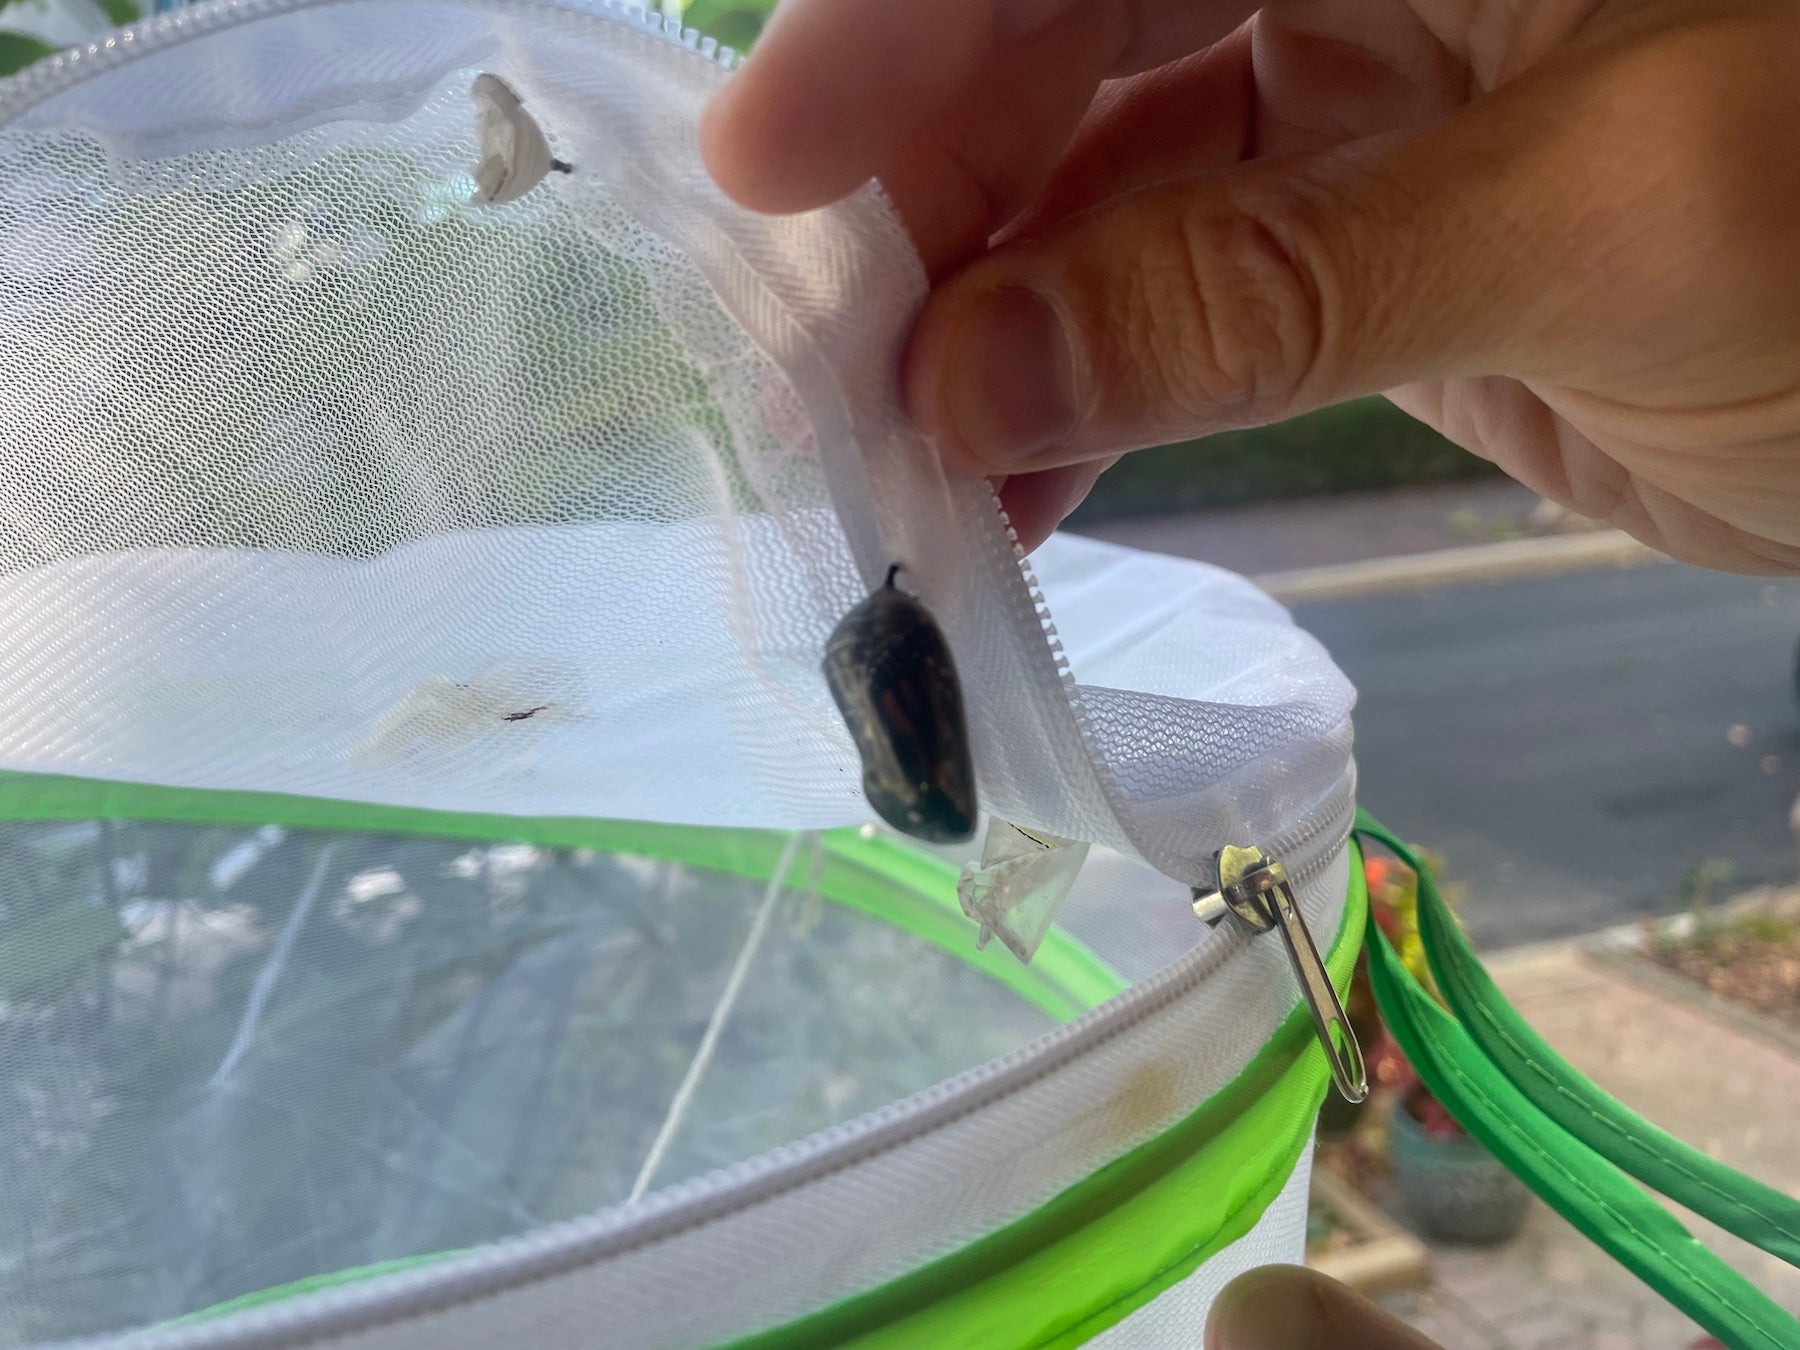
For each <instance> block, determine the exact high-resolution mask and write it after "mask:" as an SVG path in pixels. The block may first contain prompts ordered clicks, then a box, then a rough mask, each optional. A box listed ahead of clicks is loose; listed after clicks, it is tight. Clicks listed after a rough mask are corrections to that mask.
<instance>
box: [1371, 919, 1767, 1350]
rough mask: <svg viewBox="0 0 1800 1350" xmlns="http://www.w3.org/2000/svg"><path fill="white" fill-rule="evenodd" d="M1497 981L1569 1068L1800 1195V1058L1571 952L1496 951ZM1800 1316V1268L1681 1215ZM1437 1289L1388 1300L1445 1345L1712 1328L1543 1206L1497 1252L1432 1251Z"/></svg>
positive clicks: (1536, 1345) (1607, 1347)
mask: <svg viewBox="0 0 1800 1350" xmlns="http://www.w3.org/2000/svg"><path fill="white" fill-rule="evenodd" d="M1489 968H1490V970H1491V971H1492V973H1493V975H1494V978H1495V979H1496V981H1497V982H1498V983H1499V984H1500V986H1501V988H1502V989H1503V990H1504V991H1505V993H1506V995H1507V997H1508V998H1509V999H1511V1000H1512V1002H1513V1003H1514V1005H1515V1006H1516V1007H1517V1008H1518V1009H1519V1011H1520V1013H1521V1014H1523V1015H1524V1016H1525V1018H1526V1019H1527V1020H1529V1021H1530V1022H1531V1024H1532V1025H1533V1026H1535V1027H1536V1028H1537V1029H1538V1030H1539V1031H1540V1032H1541V1033H1542V1034H1543V1036H1544V1038H1545V1039H1546V1040H1548V1041H1549V1042H1550V1043H1551V1044H1552V1045H1554V1046H1555V1047H1556V1048H1557V1050H1559V1051H1560V1052H1561V1053H1562V1054H1563V1055H1564V1056H1566V1057H1567V1058H1568V1059H1569V1061H1570V1062H1571V1063H1573V1064H1574V1065H1575V1066H1576V1067H1577V1068H1579V1069H1580V1070H1581V1071H1582V1072H1583V1073H1585V1074H1587V1075H1588V1076H1589V1077H1591V1078H1592V1079H1594V1081H1595V1082H1597V1083H1598V1084H1600V1086H1602V1087H1604V1088H1605V1089H1606V1090H1607V1091H1609V1092H1611V1093H1612V1094H1613V1095H1615V1096H1616V1097H1618V1098H1619V1099H1620V1100H1622V1101H1624V1102H1625V1103H1626V1104H1627V1105H1629V1106H1631V1107H1632V1108H1633V1109H1635V1110H1636V1111H1638V1112H1639V1113H1640V1114H1642V1115H1644V1116H1645V1117H1647V1118H1648V1119H1650V1120H1653V1121H1654V1122H1656V1123H1657V1124H1658V1125H1660V1126H1662V1127H1663V1128H1664V1129H1667V1130H1669V1131H1670V1132H1671V1133H1673V1134H1675V1135H1678V1136H1680V1137H1681V1138H1683V1139H1686V1140H1688V1141H1689V1142H1690V1143H1693V1144H1694V1145H1696V1146H1697V1147H1699V1148H1702V1149H1704V1150H1705V1151H1706V1152H1708V1153H1709V1154H1711V1155H1712V1156H1714V1157H1716V1158H1720V1159H1722V1160H1723V1161H1725V1162H1727V1163H1729V1164H1730V1165H1731V1166H1733V1167H1736V1168H1739V1169H1741V1170H1743V1171H1745V1172H1748V1173H1750V1174H1751V1175H1754V1176H1756V1177H1758V1178H1760V1179H1761V1180H1763V1181H1765V1182H1768V1183H1769V1184H1771V1185H1773V1186H1776V1187H1778V1188H1780V1189H1782V1190H1784V1191H1787V1192H1789V1193H1791V1194H1795V1195H1800V1053H1796V1052H1795V1050H1794V1048H1793V1043H1792V1041H1791V1039H1788V1038H1786V1037H1784V1036H1782V1035H1780V1034H1776V1033H1775V1032H1774V1031H1773V1029H1771V1033H1770V1034H1767V1035H1762V1034H1758V1032H1757V1031H1756V1029H1755V1027H1754V1024H1753V1023H1748V1022H1746V1021H1744V1020H1743V1019H1739V1018H1735V1017H1734V1018H1731V1019H1722V1018H1719V1017H1716V1016H1714V1015H1712V1014H1711V1012H1710V1011H1709V1010H1708V1006H1707V1002H1706V1000H1705V999H1704V998H1702V997H1699V996H1696V997H1694V998H1691V999H1690V998H1685V997H1683V996H1682V994H1681V991H1680V988H1679V986H1677V985H1673V984H1671V983H1670V982H1669V981H1667V980H1655V979H1639V978H1636V977H1635V976H1634V974H1633V972H1632V969H1631V963H1630V962H1619V961H1616V960H1604V961H1603V960H1601V959H1598V958H1597V957H1596V956H1594V955H1590V954H1588V953H1587V952H1585V951H1584V950H1583V949H1582V948H1581V947H1579V946H1576V945H1564V946H1557V947H1552V948H1545V949H1539V950H1536V951H1532V952H1527V953H1522V954H1520V955H1518V956H1515V957H1513V958H1510V959H1508V958H1506V957H1499V958H1496V959H1495V960H1494V961H1493V962H1491V963H1490V967H1489ZM1676 1212H1677V1213H1678V1215H1679V1216H1680V1218H1681V1219H1682V1221H1683V1222H1684V1223H1686V1224H1687V1225H1688V1227H1689V1229H1690V1230H1691V1231H1692V1232H1693V1233H1694V1234H1695V1235H1696V1236H1698V1237H1699V1238H1700V1239H1701V1240H1702V1241H1703V1242H1705V1243H1706V1245H1707V1246H1708V1247H1710V1248H1712V1249H1713V1250H1714V1251H1716V1252H1718V1253H1719V1254H1720V1255H1721V1256H1723V1257H1724V1258H1725V1259H1726V1260H1727V1261H1729V1262H1730V1263H1731V1264H1732V1265H1733V1266H1735V1267H1736V1268H1737V1269H1738V1270H1740V1271H1742V1272H1743V1274H1744V1275H1745V1276H1746V1277H1747V1278H1748V1279H1749V1280H1750V1281H1751V1282H1752V1283H1754V1284H1756V1285H1757V1286H1758V1287H1759V1288H1761V1289H1763V1290H1764V1291H1765V1292H1767V1293H1768V1294H1769V1295H1770V1297H1771V1298H1773V1299H1774V1300H1775V1301H1776V1302H1777V1303H1779V1304H1780V1305H1782V1306H1783V1307H1785V1308H1788V1309H1790V1310H1792V1311H1794V1312H1796V1313H1797V1314H1800V1270H1795V1269H1794V1268H1792V1267H1790V1266H1787V1265H1785V1264H1783V1263H1782V1262H1780V1261H1778V1260H1777V1259H1775V1258H1774V1257H1772V1256H1765V1255H1764V1254H1763V1253H1761V1252H1759V1251H1757V1250H1756V1249H1755V1248H1752V1247H1750V1246H1748V1245H1747V1244H1745V1243H1742V1242H1739V1241H1737V1240H1736V1239H1734V1238H1732V1237H1730V1236H1728V1235H1727V1234H1725V1233H1724V1232H1723V1231H1722V1230H1720V1229H1718V1228H1716V1227H1714V1226H1713V1225H1711V1224H1709V1223H1707V1222H1705V1221H1704V1220H1702V1219H1699V1218H1697V1217H1696V1216H1694V1215H1693V1214H1691V1213H1689V1212H1687V1211H1685V1210H1681V1209H1679V1208H1677V1209H1676ZM1431 1255H1432V1277H1431V1283H1430V1285H1429V1286H1428V1287H1427V1288H1426V1289H1425V1290H1423V1291H1422V1292H1418V1293H1408V1294H1400V1295H1389V1296H1387V1297H1386V1298H1384V1300H1383V1302H1384V1303H1386V1304H1387V1306H1388V1307H1390V1308H1391V1309H1393V1310H1394V1311H1395V1312H1397V1313H1399V1314H1400V1315H1401V1316H1403V1317H1405V1318H1406V1320H1407V1321H1409V1322H1411V1323H1412V1324H1413V1325H1414V1326H1416V1327H1418V1328H1419V1329H1420V1330H1422V1331H1424V1332H1426V1333H1427V1334H1428V1335H1430V1336H1432V1337H1433V1338H1435V1339H1436V1340H1437V1341H1438V1342H1439V1343H1440V1344H1441V1345H1443V1346H1444V1348H1445V1350H1551V1348H1552V1347H1554V1348H1555V1350H1689V1347H1692V1346H1694V1345H1696V1344H1697V1343H1701V1344H1704V1343H1706V1342H1705V1341H1704V1333H1703V1332H1702V1331H1701V1330H1700V1328H1699V1327H1697V1326H1695V1325H1694V1323H1693V1322H1691V1321H1689V1320H1688V1319H1687V1318H1686V1317H1684V1316H1682V1315H1681V1314H1680V1313H1678V1312H1676V1311H1675V1310H1674V1309H1673V1308H1671V1307H1669V1305H1668V1304H1666V1303H1664V1302H1663V1301H1662V1300H1661V1299H1660V1298H1659V1297H1658V1296H1657V1295H1656V1294H1654V1293H1653V1292H1651V1291H1650V1290H1649V1289H1648V1288H1646V1287H1645V1286H1643V1285H1642V1284H1640V1283H1638V1281H1637V1280H1636V1279H1634V1278H1633V1277H1632V1276H1631V1275H1630V1274H1628V1273H1627V1272H1626V1271H1625V1270H1624V1269H1623V1268H1622V1267H1620V1266H1619V1265H1617V1264H1616V1263H1614V1262H1613V1261H1612V1260H1611V1258H1609V1257H1608V1256H1606V1255H1605V1253H1603V1252H1601V1251H1600V1250H1599V1248H1597V1247H1595V1246H1594V1245H1593V1244H1592V1243H1590V1242H1589V1241H1588V1240H1587V1239H1586V1238H1584V1237H1582V1236H1581V1234H1579V1233H1578V1232H1576V1231H1575V1229H1574V1228H1572V1227H1571V1226H1570V1225H1569V1224H1568V1223H1566V1222H1565V1221H1564V1220H1562V1219H1561V1218H1560V1217H1558V1216H1557V1215H1556V1214H1554V1213H1552V1212H1551V1211H1550V1210H1549V1209H1548V1208H1547V1207H1545V1206H1543V1205H1541V1204H1538V1205H1535V1206H1534V1208H1533V1211H1532V1214H1531V1216H1530V1218H1529V1219H1528V1220H1527V1222H1526V1225H1525V1229H1524V1231H1523V1233H1521V1234H1520V1236H1519V1237H1518V1238H1516V1239H1514V1241H1512V1242H1511V1243H1509V1244H1508V1245H1506V1246H1504V1247H1501V1248H1497V1249H1487V1250H1481V1249H1473V1248H1455V1247H1434V1248H1433V1249H1432V1253H1431Z"/></svg>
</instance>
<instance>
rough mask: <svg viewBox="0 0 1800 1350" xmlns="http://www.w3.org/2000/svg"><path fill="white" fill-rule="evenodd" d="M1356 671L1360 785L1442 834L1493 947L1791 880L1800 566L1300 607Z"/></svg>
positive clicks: (1579, 579)
mask: <svg viewBox="0 0 1800 1350" xmlns="http://www.w3.org/2000/svg"><path fill="white" fill-rule="evenodd" d="M1295 614H1296V617H1297V618H1298V619H1299V621H1300V622H1301V623H1302V624H1303V625H1305V626H1306V627H1307V628H1309V629H1311V630H1312V631H1313V632H1314V633H1316V634H1318V636H1319V637H1320V638H1321V639H1323V640H1324V642H1325V643H1326V644H1327V645H1328V646H1329V647H1330V648H1331V650H1332V652H1333V653H1334V654H1335V655H1336V657H1337V659H1338V662H1339V664H1340V665H1342V666H1343V668H1344V669H1345V671H1346V672H1348V674H1349V675H1350V677H1351V679H1352V680H1354V681H1355V682H1356V684H1357V687H1358V689H1359V690H1360V702H1359V705H1358V710H1357V743H1358V758H1359V760H1360V764H1361V771H1362V789H1361V796H1362V801H1363V803H1364V804H1365V805H1366V806H1368V807H1369V808H1370V809H1371V810H1373V811H1374V812H1375V813H1376V814H1377V815H1379V816H1380V817H1381V818H1382V819H1383V820H1385V821H1386V822H1387V824H1388V825H1390V826H1391V827H1392V828H1394V829H1395V830H1398V831H1399V832H1400V833H1402V834H1404V835H1406V836H1409V837H1411V838H1413V839H1416V840H1418V841H1420V842H1422V843H1424V844H1426V845H1427V846H1428V847H1431V848H1434V849H1437V850H1440V851H1442V852H1443V853H1445V854H1446V855H1447V856H1448V858H1449V860H1450V862H1451V865H1452V871H1453V875H1454V877H1455V879H1457V880H1460V881H1461V882H1463V883H1465V885H1466V886H1467V888H1468V893H1467V897H1466V900H1465V904H1464V915H1465V919H1466V921H1467V923H1468V925H1469V929H1470V932H1471V935H1472V936H1473V937H1474V938H1475V940H1476V941H1477V942H1479V943H1481V944H1482V945H1484V946H1487V947H1490V948H1492V947H1499V946H1510V945H1513V944H1515V943H1521V942H1531V941H1538V940H1542V939H1547V938H1554V937H1560V936H1565V935H1569V934H1574V933H1579V932H1584V931H1590V930H1593V929H1597V928H1601V927H1605V926H1607V925H1610V924H1614V923H1619V922H1622V921H1625V920H1628V919H1632V918H1635V917H1639V916H1642V915H1645V914H1649V913H1653V912H1666V911H1672V910H1675V909H1678V908H1680V907H1681V900H1680V898H1679V897H1680V892H1681V886H1682V879H1683V874H1684V873H1685V872H1687V871H1688V870H1689V869H1690V868H1692V867H1694V866H1695V865H1696V864H1698V863H1701V862H1703V861H1704V860H1707V859H1729V860H1730V861H1731V863H1732V864H1733V865H1734V866H1735V868H1736V881H1735V882H1734V885H1747V884H1759V883H1763V882H1771V881H1792V880H1794V878H1795V872H1796V863H1797V860H1800V852H1797V851H1796V843H1795V839H1794V836H1793V835H1792V834H1791V833H1790V832H1789V829H1788V823H1787V818H1788V810H1789V808H1790V806H1791V805H1792V804H1793V802H1794V798H1795V794H1796V792H1800V709H1797V708H1796V704H1795V698H1794V692H1793V689H1794V651H1795V644H1796V642H1797V641H1800V581H1767V580H1761V579H1755V578H1744V577H1732V576H1724V575H1720V574H1716V573H1710V572H1706V571H1703V570H1701V569H1698V568H1691V567H1684V566H1680V565H1677V564H1674V563H1664V564H1656V565H1652V566H1649V567H1644V568H1638V569H1632V570H1614V569H1611V568H1606V569H1597V570H1590V571H1583V572H1575V573H1569V574H1564V575H1561V576H1556V577H1550V578H1533V579H1526V580H1517V581H1509V582H1501V583H1495V584H1491V585H1475V586H1459V587H1453V588H1448V589H1442V590H1438V591H1435V592H1426V593H1413V594H1391V595H1380V596H1371V597H1367V598H1362V599H1353V600H1342V601H1333V602H1328V603H1321V604H1316V605H1309V606H1304V607H1301V608H1299V609H1297V610H1296V611H1295Z"/></svg>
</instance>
